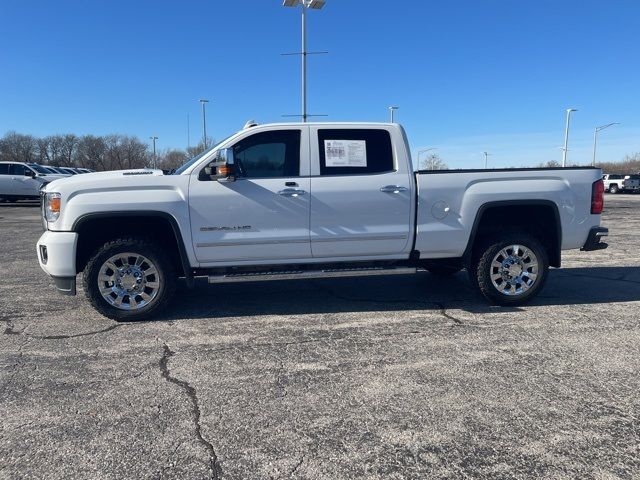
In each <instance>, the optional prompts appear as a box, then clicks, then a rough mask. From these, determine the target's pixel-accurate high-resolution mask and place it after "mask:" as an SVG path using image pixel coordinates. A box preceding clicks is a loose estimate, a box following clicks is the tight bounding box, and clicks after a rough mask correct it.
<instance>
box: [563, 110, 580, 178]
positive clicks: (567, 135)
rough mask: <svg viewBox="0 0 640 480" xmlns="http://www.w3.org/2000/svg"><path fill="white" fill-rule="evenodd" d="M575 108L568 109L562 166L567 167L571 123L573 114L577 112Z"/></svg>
mask: <svg viewBox="0 0 640 480" xmlns="http://www.w3.org/2000/svg"><path fill="white" fill-rule="evenodd" d="M577 111H578V110H577V109H575V108H567V126H566V127H565V129H564V148H563V149H562V166H563V167H566V166H567V152H568V151H569V150H568V148H569V123H570V122H571V113H572V112H577Z"/></svg>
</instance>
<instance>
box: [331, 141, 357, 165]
mask: <svg viewBox="0 0 640 480" xmlns="http://www.w3.org/2000/svg"><path fill="white" fill-rule="evenodd" d="M324 163H325V166H327V167H366V166H367V142H366V141H365V140H325V141H324Z"/></svg>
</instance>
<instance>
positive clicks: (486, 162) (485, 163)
mask: <svg viewBox="0 0 640 480" xmlns="http://www.w3.org/2000/svg"><path fill="white" fill-rule="evenodd" d="M482 153H484V169H485V170H486V169H487V166H488V165H489V155H491V154H490V153H489V152H482Z"/></svg>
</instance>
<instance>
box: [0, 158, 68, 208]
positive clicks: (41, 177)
mask: <svg viewBox="0 0 640 480" xmlns="http://www.w3.org/2000/svg"><path fill="white" fill-rule="evenodd" d="M65 177H68V175H60V174H53V173H51V170H49V169H47V168H45V167H43V166H42V165H38V164H36V163H21V162H0V201H9V202H15V201H17V200H26V199H37V198H40V188H42V187H43V186H44V185H46V184H48V183H49V182H52V181H53V180H58V179H59V178H65Z"/></svg>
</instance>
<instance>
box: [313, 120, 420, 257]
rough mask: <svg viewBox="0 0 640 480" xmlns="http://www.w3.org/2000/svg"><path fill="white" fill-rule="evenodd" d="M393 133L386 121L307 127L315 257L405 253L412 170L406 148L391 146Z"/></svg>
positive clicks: (409, 220)
mask: <svg viewBox="0 0 640 480" xmlns="http://www.w3.org/2000/svg"><path fill="white" fill-rule="evenodd" d="M392 134H393V130H392V129H391V128H390V127H389V128H387V127H385V126H380V127H376V128H357V127H345V126H336V127H335V128H332V127H329V126H327V127H323V126H315V127H311V133H310V135H311V151H312V156H313V159H312V177H311V225H310V230H311V251H312V254H313V256H314V257H315V258H339V257H345V256H349V257H387V258H402V257H405V256H407V254H408V252H409V250H410V248H411V231H410V229H411V226H412V222H411V218H412V212H413V192H412V182H411V175H412V172H410V171H409V169H408V161H407V158H408V157H407V155H408V152H405V151H404V150H405V149H404V147H403V146H402V147H400V146H398V147H397V148H396V147H395V146H394V142H393V141H392ZM400 143H401V142H395V145H398V144H400ZM402 145H404V143H403V142H402Z"/></svg>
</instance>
